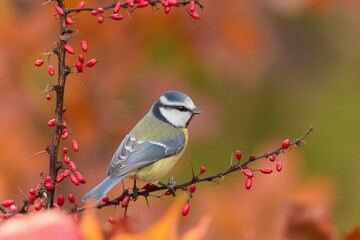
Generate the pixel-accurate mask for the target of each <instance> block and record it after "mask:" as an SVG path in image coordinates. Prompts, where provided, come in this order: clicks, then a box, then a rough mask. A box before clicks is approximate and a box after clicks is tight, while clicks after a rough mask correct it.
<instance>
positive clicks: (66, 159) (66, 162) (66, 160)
mask: <svg viewBox="0 0 360 240" xmlns="http://www.w3.org/2000/svg"><path fill="white" fill-rule="evenodd" d="M64 163H65V164H69V163H70V158H69V157H68V156H66V155H65V156H64Z"/></svg>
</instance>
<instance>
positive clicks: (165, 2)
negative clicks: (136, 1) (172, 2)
mask: <svg viewBox="0 0 360 240" xmlns="http://www.w3.org/2000/svg"><path fill="white" fill-rule="evenodd" d="M161 4H162V5H163V7H168V6H169V2H168V1H167V0H163V1H161Z"/></svg>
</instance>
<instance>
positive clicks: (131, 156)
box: [107, 133, 185, 176]
mask: <svg viewBox="0 0 360 240" xmlns="http://www.w3.org/2000/svg"><path fill="white" fill-rule="evenodd" d="M184 146H185V136H184V134H182V133H181V134H179V135H178V136H177V137H175V138H171V139H166V140H162V141H137V139H136V138H135V137H133V136H130V135H127V136H126V137H125V139H124V140H123V141H122V142H121V144H120V146H119V148H118V149H117V150H116V152H115V154H114V156H113V158H112V160H111V163H110V166H109V169H108V172H107V176H109V175H113V176H118V175H126V174H127V173H129V172H131V171H133V170H136V169H138V168H141V167H143V166H145V165H148V164H150V163H153V162H156V161H157V160H160V159H162V158H165V157H169V156H172V155H175V154H178V153H180V152H181V151H182V150H183V149H184Z"/></svg>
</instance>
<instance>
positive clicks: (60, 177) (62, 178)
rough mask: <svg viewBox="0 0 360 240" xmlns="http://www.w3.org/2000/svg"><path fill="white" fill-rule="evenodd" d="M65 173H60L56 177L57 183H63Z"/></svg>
mask: <svg viewBox="0 0 360 240" xmlns="http://www.w3.org/2000/svg"><path fill="white" fill-rule="evenodd" d="M64 178H65V177H64V174H60V175H59V176H57V177H56V181H55V182H56V183H61V182H62V181H63V180H64Z"/></svg>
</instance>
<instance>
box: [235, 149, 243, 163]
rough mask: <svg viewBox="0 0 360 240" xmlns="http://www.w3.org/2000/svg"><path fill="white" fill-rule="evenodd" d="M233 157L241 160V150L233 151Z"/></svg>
mask: <svg viewBox="0 0 360 240" xmlns="http://www.w3.org/2000/svg"><path fill="white" fill-rule="evenodd" d="M235 157H236V159H237V160H239V161H240V160H241V157H242V152H241V151H240V150H237V151H236V152H235Z"/></svg>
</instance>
